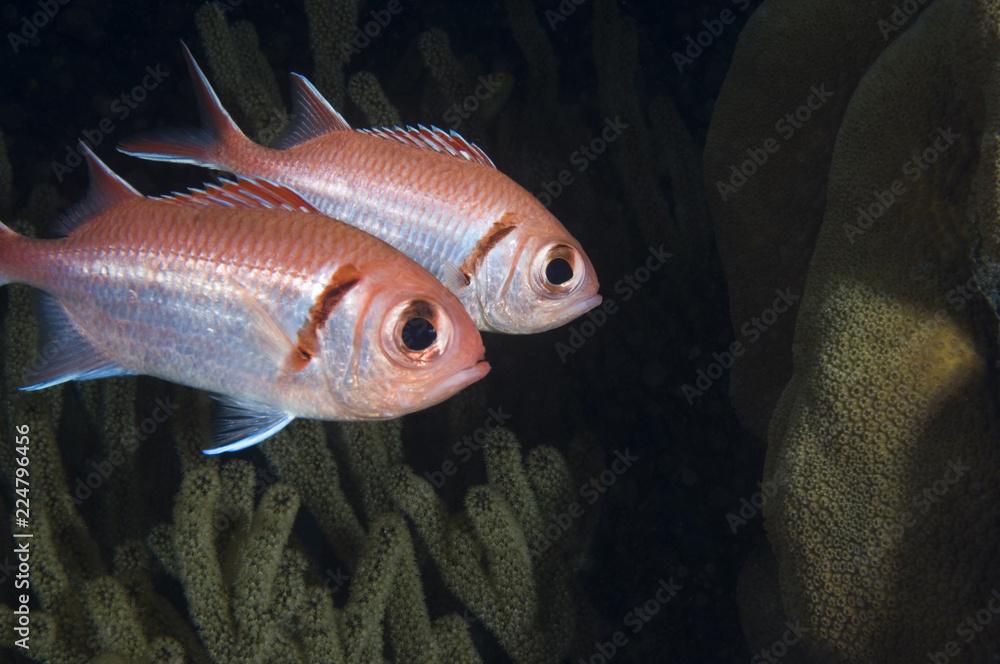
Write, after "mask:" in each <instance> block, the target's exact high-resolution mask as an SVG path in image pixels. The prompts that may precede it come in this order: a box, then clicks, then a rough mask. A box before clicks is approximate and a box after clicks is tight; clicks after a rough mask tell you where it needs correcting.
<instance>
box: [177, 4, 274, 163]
mask: <svg viewBox="0 0 1000 664" xmlns="http://www.w3.org/2000/svg"><path fill="white" fill-rule="evenodd" d="M195 23H196V25H197V26H198V34H199V35H200V37H201V43H202V46H203V47H204V48H205V51H206V53H207V55H208V66H209V69H210V71H211V72H212V78H213V80H215V81H216V85H217V86H218V88H219V93H220V94H221V95H222V97H223V98H224V99H230V100H233V102H234V103H235V110H236V111H238V113H239V117H241V118H242V119H244V120H245V121H246V122H247V123H248V125H249V131H248V132H247V133H248V134H249V135H251V136H253V137H254V138H255V139H257V140H258V141H259V142H261V143H265V144H267V143H270V142H272V141H274V140H275V139H276V138H278V136H279V135H280V134H281V131H282V129H283V128H284V127H285V125H286V124H287V123H288V115H287V113H286V112H285V107H284V105H283V103H282V101H281V94H280V92H279V91H278V84H277V79H276V78H275V75H274V71H273V70H272V69H271V66H270V64H269V63H268V61H267V58H265V57H264V55H263V54H262V53H261V52H260V48H259V40H258V37H257V31H256V30H255V29H254V27H253V25H251V24H250V23H248V22H246V21H239V22H237V23H236V24H235V25H233V26H230V25H229V22H228V21H227V19H226V15H225V12H223V10H222V7H221V6H220V5H219V4H218V3H215V2H209V3H206V4H204V5H202V6H201V7H200V8H199V9H198V11H197V13H196V14H195Z"/></svg>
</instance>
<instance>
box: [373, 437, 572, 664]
mask: <svg viewBox="0 0 1000 664" xmlns="http://www.w3.org/2000/svg"><path fill="white" fill-rule="evenodd" d="M486 464H487V473H488V476H489V479H490V483H489V484H488V485H486V486H481V487H475V488H473V489H471V490H470V491H469V493H468V495H467V496H466V500H465V511H464V512H461V513H459V514H457V515H450V514H449V513H448V510H447V507H446V506H445V505H444V503H443V502H442V501H441V500H440V499H439V498H438V497H437V496H436V495H435V494H434V490H433V489H432V488H431V486H430V485H429V484H428V483H427V482H426V481H424V480H422V479H420V478H419V477H417V476H416V475H414V474H413V473H412V472H410V471H407V470H400V471H399V473H398V475H397V481H396V482H395V484H394V486H393V489H392V496H393V499H394V500H395V501H396V503H397V504H398V505H399V507H400V508H401V509H402V510H403V511H404V512H405V513H406V514H407V515H408V516H409V517H410V518H411V519H412V520H413V522H414V524H415V526H416V528H417V530H418V532H419V533H420V536H421V538H422V539H423V541H424V542H425V544H426V545H427V548H428V549H429V550H430V553H431V557H432V558H433V560H434V563H435V566H436V567H437V568H438V570H439V571H440V573H441V575H442V577H443V578H444V580H445V583H446V584H447V585H448V587H449V589H450V590H451V591H452V592H453V593H455V594H456V595H457V596H458V597H459V598H460V599H461V600H462V601H463V602H464V603H465V604H467V605H468V606H469V608H470V609H471V610H472V611H473V612H474V614H475V615H476V616H478V617H479V618H480V619H482V621H483V622H484V624H486V626H487V627H488V628H489V629H490V630H491V631H492V632H493V633H494V634H495V635H496V636H497V638H498V639H499V640H500V643H501V645H503V647H504V649H505V650H506V651H507V652H509V653H510V655H511V657H513V659H514V661H516V662H522V663H529V662H532V663H533V662H538V663H542V662H552V661H556V660H558V659H559V658H560V657H562V656H564V655H565V654H566V649H567V648H568V647H569V644H570V640H571V639H572V635H573V616H574V613H573V609H572V606H573V602H572V598H571V587H570V584H569V579H568V576H567V570H566V565H565V560H564V556H565V551H566V549H567V548H568V547H569V546H570V545H571V543H572V542H573V541H574V540H573V537H572V532H562V533H560V534H559V536H558V537H557V538H556V539H555V541H551V535H548V534H547V532H549V531H547V528H548V527H551V526H552V525H553V524H554V523H556V517H557V516H559V515H565V514H566V513H567V510H568V509H569V505H570V503H571V502H572V490H571V485H570V481H569V473H568V471H567V469H566V466H565V462H564V461H563V459H562V458H561V457H560V456H559V454H558V453H556V452H555V450H553V449H551V448H536V449H535V450H532V452H531V453H530V454H529V455H528V458H527V460H526V463H524V464H522V460H521V453H520V447H519V445H518V444H517V441H516V439H515V438H514V437H513V436H512V435H511V434H510V433H509V432H505V431H503V430H497V431H494V432H492V434H491V438H490V441H489V442H488V443H487V448H486Z"/></svg>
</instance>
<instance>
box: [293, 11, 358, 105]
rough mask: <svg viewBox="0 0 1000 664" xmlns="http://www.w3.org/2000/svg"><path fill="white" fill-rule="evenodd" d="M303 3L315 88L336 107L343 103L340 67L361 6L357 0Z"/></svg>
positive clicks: (344, 62)
mask: <svg viewBox="0 0 1000 664" xmlns="http://www.w3.org/2000/svg"><path fill="white" fill-rule="evenodd" d="M304 3H305V10H306V16H307V17H308V19H309V44H310V46H311V47H312V52H313V67H314V68H315V73H316V85H318V86H319V89H320V91H321V92H322V93H323V94H324V95H326V97H327V99H329V100H330V101H331V103H332V104H333V105H334V106H335V107H337V108H339V107H341V106H343V104H344V98H345V92H346V90H345V85H344V80H345V78H344V67H345V66H346V65H347V62H348V61H349V60H350V59H351V54H352V43H353V40H354V36H355V34H356V31H357V29H358V28H357V22H358V12H359V11H360V4H361V3H360V2H359V1H358V0H334V1H332V2H331V0H304Z"/></svg>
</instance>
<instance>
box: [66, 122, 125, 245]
mask: <svg viewBox="0 0 1000 664" xmlns="http://www.w3.org/2000/svg"><path fill="white" fill-rule="evenodd" d="M79 149H80V152H82V153H83V158H84V160H85V161H86V162H87V176H88V177H89V178H90V188H89V189H88V190H87V195H86V196H85V197H84V199H83V200H82V201H80V202H79V203H77V204H76V205H74V206H73V207H71V208H70V209H69V210H68V211H66V212H65V213H64V214H63V215H62V216H61V217H60V218H59V220H58V221H57V222H56V224H55V226H54V228H53V230H54V231H55V232H56V233H57V234H58V235H69V234H70V233H71V232H73V229H74V228H76V227H77V226H79V225H80V224H82V223H83V222H85V221H86V220H87V219H89V218H90V217H92V216H94V215H96V214H99V213H100V212H103V211H104V210H107V209H109V208H112V207H114V206H115V205H118V204H119V203H122V202H124V201H127V200H131V199H134V198H142V194H140V193H139V192H138V191H136V189H135V187H133V186H132V185H130V184H129V183H128V182H126V181H125V180H123V179H122V178H121V176H119V175H118V174H117V173H115V172H114V171H112V170H111V169H110V168H108V165H107V164H105V163H104V162H103V161H101V160H100V159H99V158H98V156H97V155H96V154H94V151H93V150H91V149H90V146H88V145H87V144H86V143H84V142H83V141H80V143H79Z"/></svg>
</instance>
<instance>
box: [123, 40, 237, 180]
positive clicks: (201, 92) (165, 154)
mask: <svg viewBox="0 0 1000 664" xmlns="http://www.w3.org/2000/svg"><path fill="white" fill-rule="evenodd" d="M181 48H182V49H183V51H184V59H185V60H186V61H187V65H188V71H189V72H190V73H191V81H192V83H193V84H194V89H195V96H196V97H197V99H198V110H199V113H200V115H201V124H202V126H201V129H168V130H165V131H157V132H152V133H149V134H146V135H143V136H137V137H135V138H133V139H131V140H128V141H125V142H124V143H122V144H121V145H120V146H119V147H118V150H119V151H120V152H124V153H125V154H127V155H131V156H133V157H139V158H140V159H150V160H153V161H172V162H177V163H183V164H194V165H195V166H207V167H209V168H216V169H220V170H232V166H233V164H232V163H230V162H231V160H232V158H233V154H234V153H235V152H236V151H237V150H238V149H239V148H240V147H241V146H244V147H245V145H246V144H252V143H253V141H251V140H250V139H249V138H248V137H247V135H246V134H244V133H243V131H242V130H241V129H240V128H239V127H238V126H237V124H236V123H235V122H234V121H233V118H232V117H231V116H230V115H229V113H228V112H227V111H226V109H225V108H224V107H223V106H222V102H221V101H219V97H218V95H216V94H215V90H213V89H212V85H211V84H210V83H209V82H208V78H206V77H205V73H204V72H203V71H202V70H201V67H199V66H198V63H197V62H195V59H194V56H193V55H191V51H190V50H188V47H187V45H185V44H184V42H181Z"/></svg>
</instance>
